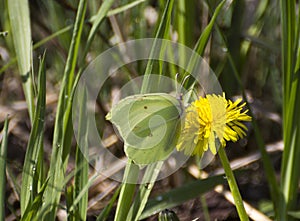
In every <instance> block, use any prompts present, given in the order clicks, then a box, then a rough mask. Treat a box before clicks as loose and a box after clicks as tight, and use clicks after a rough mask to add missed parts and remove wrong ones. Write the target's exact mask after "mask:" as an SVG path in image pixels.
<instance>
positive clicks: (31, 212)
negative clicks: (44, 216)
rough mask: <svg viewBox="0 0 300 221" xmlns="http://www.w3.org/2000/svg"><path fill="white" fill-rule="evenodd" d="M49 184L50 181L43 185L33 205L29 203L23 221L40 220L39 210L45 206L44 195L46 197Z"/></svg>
mask: <svg viewBox="0 0 300 221" xmlns="http://www.w3.org/2000/svg"><path fill="white" fill-rule="evenodd" d="M47 184H48V179H47V180H46V182H45V183H44V184H43V186H42V187H41V190H40V192H39V193H38V194H37V195H36V197H35V198H34V200H33V201H32V202H31V203H29V205H28V207H27V208H26V211H25V212H24V214H23V216H22V218H21V221H33V220H38V219H37V216H36V214H37V212H38V210H39V208H40V207H41V206H42V205H43V195H44V192H45V189H46V186H47Z"/></svg>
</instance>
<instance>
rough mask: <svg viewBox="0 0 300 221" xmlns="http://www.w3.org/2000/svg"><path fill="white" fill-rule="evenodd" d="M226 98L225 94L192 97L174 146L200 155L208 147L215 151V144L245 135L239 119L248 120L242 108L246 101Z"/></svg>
mask: <svg viewBox="0 0 300 221" xmlns="http://www.w3.org/2000/svg"><path fill="white" fill-rule="evenodd" d="M241 102H242V99H238V100H236V101H235V102H232V101H230V100H226V98H225V94H223V96H220V95H214V94H213V95H207V96H206V97H205V98H202V97H200V98H199V100H196V101H194V102H193V103H191V105H190V106H189V107H188V108H187V109H186V111H185V122H184V127H183V129H182V131H181V134H180V137H179V141H178V143H177V146H176V147H177V150H179V151H184V153H185V154H186V155H198V156H202V155H203V153H204V152H205V151H207V150H208V148H209V149H210V151H211V152H212V153H213V154H216V153H217V148H216V142H217V145H218V144H220V145H221V146H223V147H225V146H226V141H233V142H236V141H237V140H238V139H240V138H243V137H244V136H246V131H247V127H246V126H245V125H244V124H243V123H241V122H242V121H251V117H250V116H248V115H247V112H248V110H245V111H243V107H244V106H245V105H246V103H241Z"/></svg>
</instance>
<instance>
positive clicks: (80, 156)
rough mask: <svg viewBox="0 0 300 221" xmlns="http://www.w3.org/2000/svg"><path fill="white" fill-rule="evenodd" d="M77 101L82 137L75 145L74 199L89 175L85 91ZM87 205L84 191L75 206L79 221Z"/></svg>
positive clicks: (79, 130) (80, 134) (84, 218)
mask: <svg viewBox="0 0 300 221" xmlns="http://www.w3.org/2000/svg"><path fill="white" fill-rule="evenodd" d="M80 96H82V97H80V98H79V99H80V100H82V103H81V104H82V105H81V107H80V110H79V123H78V137H83V138H84V139H81V140H80V141H81V143H79V144H78V145H77V148H76V161H75V163H76V167H75V170H78V172H77V173H76V175H75V185H74V198H76V196H78V195H79V194H80V191H81V190H82V189H83V188H84V187H85V185H86V184H87V183H88V173H89V162H88V159H87V158H86V157H88V138H87V127H88V122H87V119H88V117H87V108H86V105H85V104H86V91H84V92H83V93H80ZM87 205H88V191H85V193H84V194H83V196H82V197H81V199H80V201H79V202H78V204H77V209H76V212H77V214H78V216H79V218H80V220H86V214H87Z"/></svg>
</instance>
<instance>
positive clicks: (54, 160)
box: [45, 0, 87, 220]
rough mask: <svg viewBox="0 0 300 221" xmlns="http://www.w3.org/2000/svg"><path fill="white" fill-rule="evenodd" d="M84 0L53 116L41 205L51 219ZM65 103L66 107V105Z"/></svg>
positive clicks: (65, 152) (64, 153) (65, 151)
mask: <svg viewBox="0 0 300 221" xmlns="http://www.w3.org/2000/svg"><path fill="white" fill-rule="evenodd" d="M86 4H87V1H86V0H81V1H80V2H79V6H78V11H77V15H76V20H75V26H74V30H73V36H72V41H71V45H70V49H69V53H68V58H67V63H66V67H65V71H64V76H63V81H62V85H61V91H60V95H59V100H58V108H57V114H56V119H55V128H54V137H53V148H52V156H51V162H50V169H49V174H48V177H49V185H48V187H47V188H46V191H45V196H46V197H45V207H50V208H51V209H50V211H49V214H48V215H47V217H46V218H47V219H48V220H54V217H55V213H56V208H57V205H58V203H59V200H60V195H61V191H62V189H63V183H64V173H65V169H66V164H67V160H68V156H69V149H70V145H69V144H70V142H71V139H72V136H71V134H72V131H70V129H71V128H70V125H71V123H70V122H71V121H70V109H71V105H70V104H69V105H68V103H69V102H71V101H70V100H71V99H72V98H71V92H70V91H69V88H72V86H74V80H73V77H74V71H75V65H76V61H77V56H78V49H79V43H80V39H81V33H82V28H83V24H84V16H85V11H86ZM68 106H69V108H68Z"/></svg>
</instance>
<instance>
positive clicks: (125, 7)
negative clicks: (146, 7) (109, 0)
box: [107, 0, 146, 16]
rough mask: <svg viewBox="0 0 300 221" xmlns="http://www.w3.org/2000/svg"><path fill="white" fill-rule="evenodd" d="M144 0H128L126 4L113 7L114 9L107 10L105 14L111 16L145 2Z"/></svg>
mask: <svg viewBox="0 0 300 221" xmlns="http://www.w3.org/2000/svg"><path fill="white" fill-rule="evenodd" d="M145 1H146V0H135V1H133V2H130V3H128V4H126V5H122V6H120V7H118V8H115V9H112V10H110V11H108V13H107V16H112V15H116V14H119V13H122V12H124V11H127V10H128V9H131V8H133V7H135V6H137V5H139V4H141V3H143V2H145Z"/></svg>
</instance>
